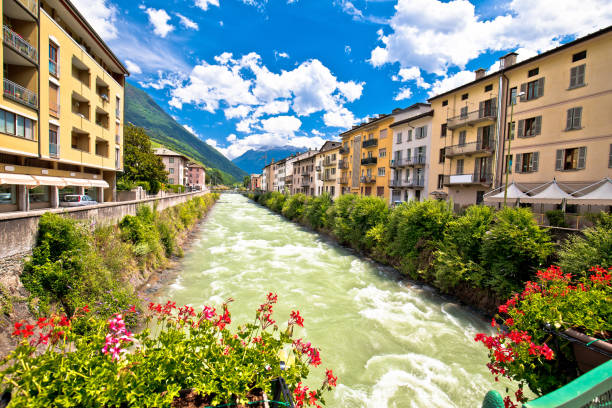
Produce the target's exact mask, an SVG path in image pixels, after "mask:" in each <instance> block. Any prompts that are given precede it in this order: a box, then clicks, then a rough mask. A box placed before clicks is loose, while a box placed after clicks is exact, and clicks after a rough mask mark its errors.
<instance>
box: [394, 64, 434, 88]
mask: <svg viewBox="0 0 612 408" xmlns="http://www.w3.org/2000/svg"><path fill="white" fill-rule="evenodd" d="M392 79H393V80H394V81H402V82H408V81H415V82H416V84H417V86H418V87H419V88H423V89H429V88H431V84H428V83H427V82H425V80H424V79H423V77H422V76H421V70H420V69H419V67H410V68H401V69H400V70H399V72H398V73H397V75H394V76H393V78H392Z"/></svg>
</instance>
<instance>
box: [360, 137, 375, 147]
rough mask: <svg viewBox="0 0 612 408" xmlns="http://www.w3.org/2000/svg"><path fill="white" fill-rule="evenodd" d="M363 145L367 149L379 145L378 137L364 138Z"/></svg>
mask: <svg viewBox="0 0 612 408" xmlns="http://www.w3.org/2000/svg"><path fill="white" fill-rule="evenodd" d="M361 146H362V147H363V148H364V149H367V148H368V147H376V146H378V139H368V140H364V141H363V142H361Z"/></svg>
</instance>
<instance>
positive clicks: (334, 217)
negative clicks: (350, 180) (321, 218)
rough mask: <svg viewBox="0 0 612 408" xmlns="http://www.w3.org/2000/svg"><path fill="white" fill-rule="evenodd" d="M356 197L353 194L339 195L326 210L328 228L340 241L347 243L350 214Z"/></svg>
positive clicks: (349, 231) (349, 232)
mask: <svg viewBox="0 0 612 408" xmlns="http://www.w3.org/2000/svg"><path fill="white" fill-rule="evenodd" d="M357 199H358V197H357V196H356V195H353V194H346V195H341V196H340V197H339V198H338V199H337V200H336V202H335V203H334V205H333V207H332V208H330V209H329V210H328V212H327V216H328V228H330V229H331V230H332V231H333V233H334V235H335V236H336V238H338V240H339V241H340V242H341V243H347V242H348V241H349V239H350V235H351V224H350V220H349V217H350V214H351V211H352V210H353V206H354V205H355V202H356V201H357Z"/></svg>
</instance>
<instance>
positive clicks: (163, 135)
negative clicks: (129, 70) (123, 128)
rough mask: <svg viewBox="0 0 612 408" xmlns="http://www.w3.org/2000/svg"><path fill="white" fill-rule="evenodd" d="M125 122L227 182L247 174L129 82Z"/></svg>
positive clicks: (126, 89) (126, 94) (237, 179)
mask: <svg viewBox="0 0 612 408" xmlns="http://www.w3.org/2000/svg"><path fill="white" fill-rule="evenodd" d="M125 121H126V122H131V123H132V124H134V125H135V126H138V127H142V128H144V129H146V131H147V134H148V135H149V136H150V137H151V139H152V140H153V141H155V142H157V143H160V144H162V145H164V146H166V147H167V148H168V149H172V150H174V151H176V152H178V153H182V154H184V155H185V156H187V157H190V158H192V159H193V160H195V161H198V162H200V163H202V164H203V165H205V166H206V167H209V168H214V169H218V170H220V171H221V173H223V174H221V177H222V178H223V181H224V183H226V184H229V183H233V182H235V181H242V178H243V177H244V176H246V175H247V173H246V172H245V171H244V170H241V169H240V168H239V167H238V166H236V165H235V164H234V163H232V162H231V161H229V160H228V159H227V158H226V157H225V156H223V155H222V154H221V153H219V152H218V151H217V150H216V149H214V148H213V147H211V146H209V145H208V144H206V143H205V142H203V141H202V140H200V139H198V138H197V137H196V136H194V135H193V134H191V132H189V131H187V130H186V129H185V128H184V127H183V126H181V125H180V124H178V123H177V122H176V121H175V120H174V119H172V117H171V116H170V115H168V114H167V113H166V112H165V111H164V110H163V109H162V108H161V107H160V106H159V105H158V104H157V103H155V101H154V100H153V99H152V98H151V97H150V96H149V95H148V94H147V93H146V92H145V91H143V90H142V89H139V88H137V87H135V86H134V85H132V84H130V83H129V82H126V86H125Z"/></svg>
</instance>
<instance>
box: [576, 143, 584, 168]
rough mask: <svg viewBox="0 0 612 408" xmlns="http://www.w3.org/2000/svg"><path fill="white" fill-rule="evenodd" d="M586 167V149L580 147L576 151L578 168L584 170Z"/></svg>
mask: <svg viewBox="0 0 612 408" xmlns="http://www.w3.org/2000/svg"><path fill="white" fill-rule="evenodd" d="M585 167H586V147H581V148H580V150H578V168H579V169H584V168H585Z"/></svg>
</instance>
